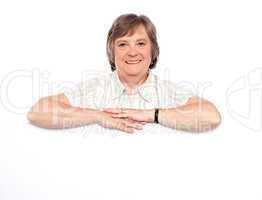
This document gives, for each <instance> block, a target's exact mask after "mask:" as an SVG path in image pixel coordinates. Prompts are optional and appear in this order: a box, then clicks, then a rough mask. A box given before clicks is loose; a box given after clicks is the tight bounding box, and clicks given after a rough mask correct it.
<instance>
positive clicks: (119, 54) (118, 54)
mask: <svg viewBox="0 0 262 200" xmlns="http://www.w3.org/2000/svg"><path fill="white" fill-rule="evenodd" d="M114 53H115V60H116V61H121V60H123V57H124V55H125V53H124V52H123V51H120V50H115V52H114Z"/></svg>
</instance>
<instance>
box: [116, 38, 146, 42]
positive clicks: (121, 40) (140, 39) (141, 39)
mask: <svg viewBox="0 0 262 200" xmlns="http://www.w3.org/2000/svg"><path fill="white" fill-rule="evenodd" d="M138 41H145V42H146V41H147V40H146V39H145V38H139V39H137V40H136V42H138ZM121 42H128V41H127V40H123V39H119V40H116V43H121Z"/></svg>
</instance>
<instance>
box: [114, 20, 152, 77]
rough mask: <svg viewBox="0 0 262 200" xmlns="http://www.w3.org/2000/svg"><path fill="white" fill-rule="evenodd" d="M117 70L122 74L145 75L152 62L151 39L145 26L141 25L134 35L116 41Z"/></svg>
mask: <svg viewBox="0 0 262 200" xmlns="http://www.w3.org/2000/svg"><path fill="white" fill-rule="evenodd" d="M114 55H115V64H116V70H117V71H118V73H119V75H121V76H126V77H128V76H129V77H130V76H138V77H139V76H141V77H142V76H143V75H145V74H146V73H147V71H148V69H149V66H150V64H151V41H150V39H149V37H148V35H147V33H146V30H145V27H144V26H143V25H139V26H138V27H137V28H136V29H135V30H134V33H133V35H129V34H127V35H125V36H123V37H120V38H117V39H116V40H115V42H114Z"/></svg>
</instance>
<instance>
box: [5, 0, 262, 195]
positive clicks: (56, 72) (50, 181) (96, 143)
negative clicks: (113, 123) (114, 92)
mask: <svg viewBox="0 0 262 200" xmlns="http://www.w3.org/2000/svg"><path fill="white" fill-rule="evenodd" d="M261 10H262V5H261V3H260V1H254V0H250V1H247V0H246V1H233V0H230V1H229V0H227V1H226V0H221V1H207V0H206V1H204V0H201V1H187V0H186V1H172V2H171V1H145V0H143V1H142V0H132V1H121V0H118V1H100V0H96V1H92V2H91V1H80V0H75V1H59V0H52V1H50V0H47V1H33V0H31V1H30V0H24V1H14V0H9V1H7V0H2V1H1V2H0V81H1V105H0V113H1V129H0V200H14V199H15V200H16V199H19V200H31V199H32V200H35V199H39V200H40V199H48V200H49V199H52V200H57V199H78V200H80V199H93V200H96V199H130V200H131V199H132V200H135V199H180V200H184V199H190V200H191V199H201V200H204V199H212V200H215V199H219V200H220V199H249V200H255V199H256V200H258V199H262V188H261V187H262V172H261V169H262V164H261V152H262V144H261V142H262V117H261V112H262V111H261V110H262V106H261V104H262V103H261V102H262V68H261V67H262V56H261V55H262V37H261V35H262V26H261V24H262V12H261ZM130 12H134V13H137V14H145V15H147V16H148V17H149V18H150V19H151V20H152V21H153V22H154V24H155V26H156V28H157V30H158V40H159V45H160V60H159V63H158V65H157V68H156V69H155V70H154V73H156V74H158V75H160V76H162V77H163V78H166V79H170V80H171V81H174V82H180V81H188V82H190V83H192V84H194V85H196V86H199V87H200V88H202V89H203V88H204V90H203V91H202V95H203V97H204V98H207V99H209V100H210V101H212V102H213V103H214V104H215V105H216V106H217V107H218V109H219V110H220V112H221V114H222V118H223V119H222V120H223V121H222V124H221V126H220V127H219V128H218V129H216V130H214V131H212V132H208V133H204V134H192V133H183V132H178V131H175V130H171V129H168V128H164V127H160V126H156V125H146V126H145V128H144V130H143V131H138V132H136V134H134V135H127V134H124V133H121V132H118V131H111V130H107V131H105V130H103V129H101V128H100V127H98V126H90V127H85V128H78V129H72V130H56V131H54V130H45V129H40V128H37V127H34V126H32V125H30V124H29V123H28V122H27V120H26V118H25V114H26V112H27V111H28V110H29V108H30V106H31V105H32V104H33V103H35V102H36V101H37V99H38V98H40V97H42V96H47V95H52V94H56V93H57V92H59V91H61V90H62V89H63V88H64V87H66V86H70V85H72V84H75V83H77V82H79V81H81V80H82V79H83V78H88V77H89V76H91V75H92V73H96V72H97V71H105V72H110V67H109V64H108V63H107V58H106V51H105V43H106V35H107V31H108V30H109V28H110V26H111V24H112V22H113V20H114V19H115V18H116V17H117V16H119V15H120V14H123V13H130ZM89 72H90V73H89ZM83 74H84V75H83Z"/></svg>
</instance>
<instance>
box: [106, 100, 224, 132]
mask: <svg viewBox="0 0 262 200" xmlns="http://www.w3.org/2000/svg"><path fill="white" fill-rule="evenodd" d="M105 111H106V112H109V113H112V114H111V115H112V116H113V117H115V118H130V119H133V120H137V121H144V122H148V123H153V122H154V113H155V110H154V109H149V110H136V109H123V110H122V111H123V112H122V113H121V112H120V110H119V109H106V110H105ZM158 121H159V124H160V125H163V126H166V127H169V128H174V129H177V130H183V131H189V132H204V131H208V130H211V129H214V128H216V127H217V126H218V125H219V124H220V123H221V116H220V114H219V112H218V110H217V109H216V107H215V106H214V105H213V104H212V103H211V102H209V101H207V100H204V99H201V98H199V97H196V96H195V97H191V98H190V99H189V100H188V101H187V103H186V104H185V105H183V106H179V107H176V108H167V109H159V115H158Z"/></svg>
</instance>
